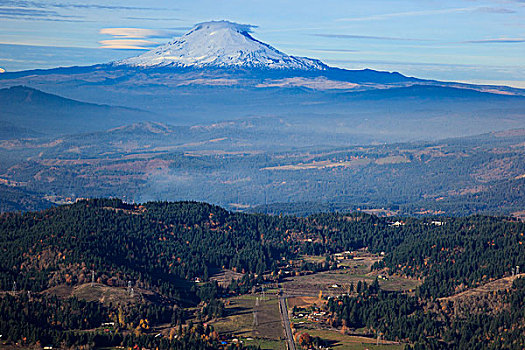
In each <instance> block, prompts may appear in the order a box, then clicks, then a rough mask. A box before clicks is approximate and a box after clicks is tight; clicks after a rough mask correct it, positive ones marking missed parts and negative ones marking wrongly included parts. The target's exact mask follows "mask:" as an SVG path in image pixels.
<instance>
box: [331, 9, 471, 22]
mask: <svg viewBox="0 0 525 350" xmlns="http://www.w3.org/2000/svg"><path fill="white" fill-rule="evenodd" d="M479 9H480V7H462V8H450V9H440V10H424V11H408V12H395V13H384V14H380V15H372V16H365V17H352V18H340V19H337V20H336V21H338V22H362V21H378V20H385V19H390V18H400V17H416V16H430V15H440V14H450V13H465V12H473V11H476V10H479Z"/></svg>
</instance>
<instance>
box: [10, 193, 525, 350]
mask: <svg viewBox="0 0 525 350" xmlns="http://www.w3.org/2000/svg"><path fill="white" fill-rule="evenodd" d="M436 220H439V221H436ZM524 233H525V223H523V222H519V221H516V220H512V219H510V218H504V217H484V216H472V217H466V218H439V219H435V220H434V219H432V218H424V219H415V218H395V219H392V218H379V217H376V216H372V215H368V214H363V213H359V214H318V215H313V216H310V217H307V218H297V217H288V216H284V217H283V216H266V215H261V214H243V213H232V212H228V211H226V210H224V209H222V208H220V207H217V206H212V205H208V204H204V203H196V202H176V203H168V202H150V203H146V204H143V205H131V204H126V203H123V202H121V201H120V200H116V199H93V200H84V201H80V202H77V203H76V204H72V205H66V206H60V207H56V208H51V209H48V210H45V211H42V212H30V213H24V214H20V213H6V214H3V215H1V216H0V250H1V251H2V254H1V255H0V290H2V291H11V290H12V289H13V287H14V289H15V290H16V291H17V292H18V293H21V292H22V291H24V292H25V291H30V292H31V293H32V295H33V296H37V295H40V296H45V295H49V294H50V293H51V292H53V293H54V291H56V290H57V289H60V288H62V289H64V288H66V289H67V288H73V287H75V288H77V287H79V286H82V285H85V284H86V283H90V282H91V281H92V278H93V277H94V282H95V283H96V284H99V285H101V286H110V287H111V286H115V287H124V286H126V285H127V283H128V281H133V286H134V287H135V288H137V290H138V289H140V290H142V291H143V293H142V294H143V295H145V298H146V299H148V300H149V302H151V303H152V305H157V306H152V307H153V309H151V308H150V309H147V310H149V311H145V310H146V309H144V310H143V311H142V312H143V313H148V315H150V317H149V320H150V322H152V323H154V322H155V320H156V321H157V322H159V323H162V322H166V319H168V320H169V319H171V320H172V321H173V322H172V323H173V324H177V322H179V321H180V320H182V319H183V316H181V315H180V314H177V313H176V312H175V311H173V310H175V308H179V307H186V306H192V305H197V304H198V303H199V302H206V303H208V304H209V303H212V304H210V305H215V304H213V303H214V301H213V300H215V298H218V297H219V296H220V293H222V292H220V289H219V288H218V286H216V285H214V284H212V283H204V284H199V285H197V284H195V283H192V282H193V281H194V280H195V279H196V278H197V279H200V280H203V281H204V282H206V281H208V280H209V278H210V276H211V274H212V271H216V270H217V269H231V270H233V271H236V272H238V273H242V274H244V276H245V277H244V278H243V280H242V281H241V282H240V283H238V284H237V283H236V284H235V286H236V287H235V288H241V289H236V291H237V292H241V293H242V292H243V289H242V286H243V285H244V286H245V287H246V288H250V286H251V285H253V284H254V283H259V282H261V277H262V276H278V270H279V269H280V268H281V267H282V263H283V261H284V262H285V263H286V261H289V260H290V259H297V258H300V257H301V256H304V255H306V254H307V255H316V256H327V255H328V254H333V253H336V252H342V251H347V250H350V251H351V250H357V249H360V248H365V247H366V248H367V249H368V250H369V251H370V252H375V253H381V252H384V256H385V257H384V259H383V260H382V261H381V262H380V263H378V264H376V266H375V268H377V269H385V271H388V273H392V274H394V273H396V274H401V275H405V276H414V277H420V278H422V279H424V282H423V284H422V285H421V286H420V287H419V289H418V290H417V291H416V295H417V296H418V297H419V298H420V300H428V301H430V300H434V299H436V298H439V297H446V296H450V295H453V294H455V293H458V292H461V291H462V290H465V289H468V288H473V287H477V286H479V285H481V284H484V283H487V282H489V281H492V280H495V279H499V278H502V277H505V276H509V275H510V274H511V271H512V268H513V267H514V266H516V265H521V266H525V237H524ZM257 276H258V277H257ZM277 278H278V277H277ZM245 290H246V289H244V291H245ZM53 293H51V294H53ZM55 294H56V293H55ZM19 295H25V294H23V293H22V294H19ZM5 298H7V296H6V297H5ZM5 298H2V297H0V299H1V300H2V303H4V302H5V303H7V304H5V305H4V304H2V305H4V306H3V307H4V308H5V309H2V310H3V312H9V313H11V312H12V313H13V314H16V313H17V312H16V310H13V309H10V308H9V307H10V305H15V304H16V303H15V304H13V301H12V300H9V301H6V299H5ZM20 298H21V297H20ZM43 298H44V297H43ZM44 299H45V298H44ZM67 300H70V299H67ZM35 302H36V301H35ZM38 302H40V303H43V304H42V305H44V304H46V303H49V304H51V305H55V304H57V303H59V304H60V303H65V302H66V301H63V302H60V301H58V300H55V299H52V300H49V299H45V300H40V299H39V301H38ZM20 303H22V304H23V303H31V302H30V301H29V300H25V299H24V300H20ZM67 303H69V304H60V305H62V306H61V307H58V306H56V307H58V308H61V309H62V310H65V309H68V308H73V309H74V308H75V307H76V308H78V307H81V306H79V305H80V304H78V303H76V302H75V303H73V302H72V301H67ZM71 303H73V304H71ZM208 304H207V305H208ZM39 305H40V304H39ZM64 305H66V306H64ZM159 305H160V306H159ZM8 306H9V307H8ZM84 306H85V305H84ZM84 306H82V307H84ZM1 307H2V306H1V305H0V308H1ZM21 307H22V306H21ZM40 307H42V306H40ZM85 307H87V306H85ZM90 307H92V314H93V315H98V316H97V317H99V318H104V317H111V316H110V315H117V314H118V313H119V312H121V310H120V309H119V307H118V306H117V305H116V304H111V305H109V306H108V305H106V306H104V308H103V309H100V310H99V309H98V308H97V307H96V305H95V306H90ZM101 310H102V311H101ZM104 310H105V311H104ZM119 310H120V311H119ZM206 310H209V309H206ZM206 312H208V311H206ZM73 314H74V313H73ZM124 314H125V316H123V319H124V318H126V317H127V321H126V322H124V321H123V324H131V325H132V326H130V327H135V326H136V325H137V324H139V322H140V319H141V317H140V315H142V314H141V313H140V312H139V311H136V310H135V311H133V309H129V310H128V311H127V313H126V312H125V313H124ZM114 317H116V316H114ZM119 317H120V316H119ZM119 321H120V319H119ZM13 322H14V321H13ZM19 322H20V323H21V324H25V323H24V322H29V323H31V321H30V319H29V320H28V319H26V320H19ZM33 322H34V321H33ZM71 322H73V321H71ZM79 322H80V321H79ZM134 322H135V323H134ZM9 324H10V323H7V320H6V321H3V322H0V331H1V332H4V331H5V332H6V333H4V334H7V332H8V330H9V329H18V328H16V327H15V328H13V324H12V323H11V326H10V325H9ZM64 324H65V323H63V324H61V327H65V326H64ZM92 326H93V325H92V324H90V323H89V322H88V323H87V324H85V325H83V326H80V325H78V324H76V323H75V327H76V328H75V329H77V328H80V329H82V327H85V328H91V327H92ZM34 327H36V328H35V329H32V328H31V327H26V328H24V329H29V330H31V331H32V332H33V333H32V334H33V340H35V339H37V338H38V334H40V333H39V332H50V330H43V329H41V328H38V327H39V326H38V325H34ZM40 327H41V325H40ZM55 328H56V329H55ZM55 328H51V329H54V331H55V333H53V334H48V333H45V334H47V336H48V338H49V339H54V340H56V339H58V340H60V339H62V340H64V339H65V338H64V339H63V338H62V336H61V334H63V333H61V332H62V331H64V329H63V328H60V327H59V326H58V325H56V327H55ZM11 332H14V331H11ZM17 334H18V335H17ZM22 335H23V331H20V333H16V334H15V333H13V335H12V337H13V338H16V337H17V336H22ZM26 338H27V336H26ZM64 341H65V340H64ZM69 341H70V344H78V343H75V342H76V341H77V340H71V339H70V340H69ZM115 342H116V343H118V344H122V343H121V342H119V341H115ZM115 342H113V343H115Z"/></svg>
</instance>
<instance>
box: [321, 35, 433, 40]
mask: <svg viewBox="0 0 525 350" xmlns="http://www.w3.org/2000/svg"><path fill="white" fill-rule="evenodd" d="M311 35H312V36H318V37H322V38H335V39H367V40H391V41H429V40H428V39H411V38H397V37H389V36H372V35H350V34H311Z"/></svg>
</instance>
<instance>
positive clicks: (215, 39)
mask: <svg viewBox="0 0 525 350" xmlns="http://www.w3.org/2000/svg"><path fill="white" fill-rule="evenodd" d="M253 28H254V26H251V25H248V24H238V23H233V22H228V21H212V22H204V23H200V24H197V25H196V26H195V27H194V28H193V29H192V30H190V31H189V32H188V33H186V34H185V35H183V36H182V37H180V38H178V39H174V40H172V41H170V42H168V43H167V44H165V45H162V46H159V47H157V48H155V49H153V50H151V51H148V52H146V53H144V54H142V55H140V56H136V57H132V58H128V59H125V60H122V61H118V62H116V64H117V65H128V66H135V67H197V68H203V67H247V68H271V69H301V70H324V69H326V68H327V66H326V65H325V64H324V63H322V62H321V61H318V60H314V59H310V58H306V57H294V56H288V55H287V54H285V53H283V52H281V51H279V50H277V49H275V48H273V47H272V46H270V45H268V44H265V43H263V42H260V41H258V40H256V39H254V38H253V37H252V36H251V35H250V33H251V31H252V29H253Z"/></svg>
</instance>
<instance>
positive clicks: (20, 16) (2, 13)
mask: <svg viewBox="0 0 525 350" xmlns="http://www.w3.org/2000/svg"><path fill="white" fill-rule="evenodd" d="M0 18H3V19H16V20H36V21H52V22H86V21H85V20H83V19H80V18H82V17H80V16H66V15H61V14H59V13H58V12H56V11H52V10H41V9H27V8H2V7H0Z"/></svg>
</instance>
